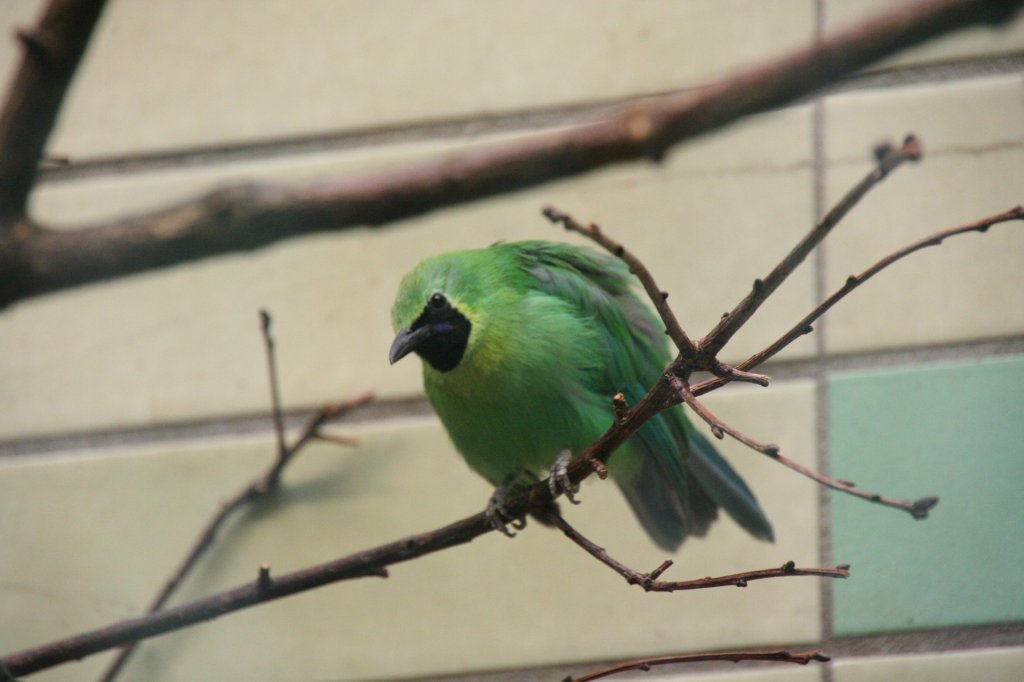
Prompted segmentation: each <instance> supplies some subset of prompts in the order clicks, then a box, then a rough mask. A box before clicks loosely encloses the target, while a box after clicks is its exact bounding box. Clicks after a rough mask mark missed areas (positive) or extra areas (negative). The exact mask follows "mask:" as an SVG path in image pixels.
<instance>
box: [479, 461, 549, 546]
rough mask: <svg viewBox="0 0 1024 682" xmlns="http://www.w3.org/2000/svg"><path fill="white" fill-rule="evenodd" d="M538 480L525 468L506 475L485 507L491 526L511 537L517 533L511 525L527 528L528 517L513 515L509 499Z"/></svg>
mask: <svg viewBox="0 0 1024 682" xmlns="http://www.w3.org/2000/svg"><path fill="white" fill-rule="evenodd" d="M536 482H537V478H536V477H535V476H533V475H532V474H530V473H529V472H527V471H525V470H524V471H521V472H518V473H514V474H509V475H508V476H506V477H505V480H504V482H503V483H502V484H501V485H499V486H498V487H497V488H495V489H494V494H493V495H491V499H489V500H487V507H486V508H485V509H484V516H485V517H487V523H489V524H490V526H491V528H493V529H494V530H496V531H498V532H499V533H501V534H502V535H505V536H506V537H510V538H514V537H515V536H516V534H515V532H514V531H512V530H509V526H511V527H512V528H514V529H515V530H522V529H523V528H526V517H525V516H519V517H516V516H512V514H510V513H509V511H508V501H509V500H510V499H512V498H513V497H515V496H516V495H518V494H520V493H521V492H523V491H524V490H526V489H527V488H528V487H529V486H531V485H533V484H534V483H536Z"/></svg>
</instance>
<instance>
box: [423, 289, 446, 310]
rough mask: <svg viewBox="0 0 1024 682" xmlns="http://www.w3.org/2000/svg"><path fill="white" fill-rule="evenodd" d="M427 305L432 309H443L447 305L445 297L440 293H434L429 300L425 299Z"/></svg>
mask: <svg viewBox="0 0 1024 682" xmlns="http://www.w3.org/2000/svg"><path fill="white" fill-rule="evenodd" d="M427 305H429V306H430V307H431V308H433V309H434V310H444V309H445V308H447V307H448V299H447V298H445V297H444V294H442V293H435V294H434V295H432V296H431V297H430V300H429V301H427Z"/></svg>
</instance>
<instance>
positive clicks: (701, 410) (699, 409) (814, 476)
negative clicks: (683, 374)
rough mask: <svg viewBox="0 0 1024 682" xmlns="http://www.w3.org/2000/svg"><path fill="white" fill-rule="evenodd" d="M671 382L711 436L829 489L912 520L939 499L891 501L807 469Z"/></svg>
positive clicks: (679, 381)
mask: <svg viewBox="0 0 1024 682" xmlns="http://www.w3.org/2000/svg"><path fill="white" fill-rule="evenodd" d="M672 382H673V385H674V386H675V388H676V391H678V392H679V395H680V397H681V398H682V399H683V402H684V403H686V405H687V406H688V407H690V409H692V410H693V411H694V412H696V413H697V414H698V415H699V416H700V418H701V419H703V420H704V421H705V422H707V424H708V425H709V426H710V427H711V432H712V433H713V434H714V435H715V437H716V438H722V437H723V436H724V435H725V434H729V435H730V436H732V437H733V438H735V439H736V440H738V441H739V442H741V443H743V444H744V445H746V446H747V447H748V448H750V449H751V450H755V451H757V452H760V453H761V454H762V455H766V456H768V457H770V458H771V459H773V460H775V461H776V462H778V463H779V464H782V465H783V466H786V467H789V468H790V469H792V470H793V471H796V472H797V473H799V474H802V475H804V476H806V477H807V478H809V479H811V480H812V481H815V482H817V483H820V484H821V485H823V486H826V487H828V488H832V489H833V490H838V491H839V492H843V493H847V494H849V495H853V496H854V497H859V498H861V499H862V500H867V501H868V502H874V503H875V504H880V505H882V506H884V507H892V508H893V509H902V510H903V511H905V512H908V513H909V514H910V515H911V516H913V517H914V518H915V519H926V518H928V512H930V511H931V510H932V508H933V507H934V506H935V505H937V504H938V503H939V498H937V497H922V498H921V499H919V500H915V501H914V502H910V501H908V500H894V499H892V498H889V497H883V496H882V495H879V494H877V493H869V492H867V491H864V490H861V489H860V488H858V487H856V486H855V485H854V484H853V483H851V482H849V481H838V480H836V479H834V478H831V477H829V476H826V475H825V474H820V473H818V472H817V471H814V470H813V469H809V468H807V467H805V466H804V465H803V464H800V463H799V462H796V461H794V460H792V459H790V458H789V457H786V456H785V455H783V454H782V450H781V449H780V448H779V446H778V445H775V444H772V443H761V442H758V441H756V440H754V439H753V438H750V437H749V436H747V435H745V434H743V433H742V432H740V431H739V430H738V429H736V428H734V427H732V426H730V425H729V424H727V423H725V422H724V421H722V420H721V419H719V418H718V417H716V416H715V415H714V413H712V412H711V410H709V409H708V408H707V407H706V406H705V405H704V404H703V403H701V402H700V401H699V400H697V398H696V397H695V396H694V395H693V392H692V391H691V390H690V387H689V386H688V385H687V384H686V382H684V381H683V380H682V379H680V378H678V377H672Z"/></svg>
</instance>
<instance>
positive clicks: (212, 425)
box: [0, 322, 1024, 459]
mask: <svg viewBox="0 0 1024 682" xmlns="http://www.w3.org/2000/svg"><path fill="white" fill-rule="evenodd" d="M815 328H816V330H818V331H819V332H820V331H821V330H822V325H821V323H820V322H819V323H818V325H816V327H815ZM1018 354H1024V336H1018V337H1013V338H1009V339H997V340H986V341H970V342H966V343H955V344H944V345H936V346H927V347H918V348H906V349H898V350H888V351H886V350H883V351H872V352H869V353H862V354H852V355H845V356H831V357H824V358H823V359H818V358H816V357H809V358H802V359H796V360H783V361H776V362H770V363H767V364H766V365H764V367H763V370H764V371H765V372H767V373H768V375H769V376H770V377H771V378H772V381H773V382H774V383H780V382H786V381H799V380H815V381H820V377H824V376H827V375H829V374H833V373H836V372H850V371H863V370H879V369H886V368H891V367H902V366H906V365H915V366H921V365H928V364H937V363H945V362H956V361H964V360H983V359H988V358H998V357H1003V356H1007V355H1018ZM729 389H730V387H728V386H727V387H725V388H724V389H723V390H729ZM314 409H315V407H314V406H306V407H299V408H294V409H289V410H287V411H286V412H285V426H286V427H287V428H288V429H289V430H293V429H296V428H299V427H300V426H301V424H302V423H303V422H304V421H305V420H306V419H307V418H308V417H309V414H310V413H311V412H312V411H313V410H314ZM432 415H433V411H432V410H431V408H430V406H429V405H428V404H427V401H426V399H425V398H423V397H406V398H392V399H388V400H381V401H378V402H375V403H371V404H369V405H365V406H363V407H360V408H358V409H356V410H353V411H352V412H351V413H350V414H348V415H347V416H345V417H344V418H342V419H339V420H337V421H334V422H332V424H334V425H346V424H352V425H355V424H367V423H376V422H384V421H388V420H391V419H401V418H426V417H430V416H432ZM271 429H272V425H271V420H270V416H269V413H264V414H247V415H239V416H224V417H216V418H212V419H209V420H201V421H193V422H182V423H176V424H166V425H159V426H138V427H127V428H121V429H109V430H97V431H93V432H81V433H71V434H65V435H50V436H40V437H31V438H25V439H22V440H14V441H7V442H0V459H2V458H4V457H18V456H26V455H43V454H50V453H64V452H67V451H69V450H82V449H90V450H91V449H100V448H104V447H122V446H138V445H151V444H159V443H173V442H178V441H185V440H198V439H206V438H213V439H216V438H236V437H239V436H248V435H269V434H270V433H271V432H272V430H271Z"/></svg>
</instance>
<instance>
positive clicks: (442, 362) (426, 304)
mask: <svg viewBox="0 0 1024 682" xmlns="http://www.w3.org/2000/svg"><path fill="white" fill-rule="evenodd" d="M458 256H459V254H458V253H455V254H444V255H442V256H436V257H434V258H431V259H428V260H425V261H423V262H422V263H420V264H419V265H418V266H416V268H415V269H413V270H412V271H411V272H410V273H409V274H407V275H406V276H405V277H404V278H403V279H402V283H401V284H400V285H399V288H398V295H397V296H396V298H395V304H394V307H393V308H392V310H391V321H392V326H393V327H394V330H395V332H396V336H395V340H394V342H393V343H392V344H391V351H390V352H389V353H388V360H389V361H390V362H391V364H395V363H396V362H398V361H399V360H401V359H402V358H404V357H405V356H406V355H408V354H409V353H416V354H417V355H419V356H420V357H421V358H423V360H424V361H425V362H426V363H427V364H429V365H430V366H431V367H433V368H434V369H436V370H437V371H439V372H449V371H451V370H453V369H455V368H456V367H457V366H458V365H459V363H460V362H461V361H462V359H463V356H464V355H465V354H466V351H467V348H469V347H470V346H471V345H472V342H471V338H470V336H471V332H472V331H473V329H474V326H475V323H476V322H477V319H476V316H475V315H474V311H473V309H472V306H471V305H470V302H471V301H472V300H474V297H476V295H477V293H476V289H477V288H478V284H477V282H475V281H474V277H473V276H472V274H470V273H467V272H466V270H467V268H466V267H465V266H466V265H468V264H465V263H461V262H460V260H459V259H458ZM470 269H471V268H470Z"/></svg>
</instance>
